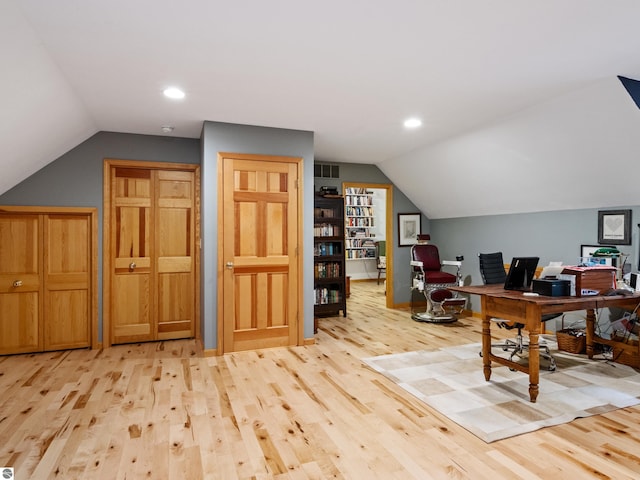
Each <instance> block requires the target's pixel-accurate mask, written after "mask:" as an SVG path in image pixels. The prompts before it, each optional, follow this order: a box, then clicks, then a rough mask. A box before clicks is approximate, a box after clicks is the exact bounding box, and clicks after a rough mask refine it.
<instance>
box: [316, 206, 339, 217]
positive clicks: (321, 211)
mask: <svg viewBox="0 0 640 480" xmlns="http://www.w3.org/2000/svg"><path fill="white" fill-rule="evenodd" d="M313 216H314V217H316V218H335V216H336V210H335V209H333V208H320V207H316V208H314V209H313Z"/></svg>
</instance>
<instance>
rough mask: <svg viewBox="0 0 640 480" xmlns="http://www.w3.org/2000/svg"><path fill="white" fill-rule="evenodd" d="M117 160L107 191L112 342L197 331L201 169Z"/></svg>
mask: <svg viewBox="0 0 640 480" xmlns="http://www.w3.org/2000/svg"><path fill="white" fill-rule="evenodd" d="M112 162H116V161H107V163H106V171H107V175H108V176H109V177H110V182H109V185H108V189H109V191H110V193H107V192H105V197H107V198H106V200H108V204H107V205H108V206H106V207H105V209H107V208H108V209H109V220H105V229H108V230H109V231H110V233H109V234H108V235H107V236H106V237H105V238H107V237H108V245H105V255H109V257H110V258H109V261H108V265H109V271H110V276H109V278H107V279H106V281H105V284H106V285H107V289H106V290H105V292H108V293H106V296H107V298H106V299H105V302H109V308H108V310H107V314H106V315H105V317H107V318H108V319H109V320H108V323H110V325H111V327H110V332H111V339H110V340H111V343H128V342H141V341H152V340H167V339H174V338H189V337H193V336H196V334H197V326H196V324H197V312H198V302H199V295H198V291H197V290H198V285H199V283H198V281H197V272H198V260H197V258H198V252H197V249H196V245H197V244H198V242H199V240H198V234H199V229H198V227H197V221H198V214H197V208H196V207H197V203H198V186H199V182H198V179H197V172H198V168H197V167H195V166H191V167H190V168H186V169H184V170H181V169H179V168H177V166H176V165H177V164H171V166H172V168H167V169H162V168H158V164H153V166H151V165H150V166H149V167H146V166H145V165H144V163H145V162H126V161H122V162H118V165H114V164H112ZM129 165H131V166H129ZM166 165H167V167H169V164H166ZM108 343H109V342H107V344H108Z"/></svg>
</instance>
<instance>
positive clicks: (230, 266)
mask: <svg viewBox="0 0 640 480" xmlns="http://www.w3.org/2000/svg"><path fill="white" fill-rule="evenodd" d="M227 268H228V269H229V270H231V269H232V268H233V262H227Z"/></svg>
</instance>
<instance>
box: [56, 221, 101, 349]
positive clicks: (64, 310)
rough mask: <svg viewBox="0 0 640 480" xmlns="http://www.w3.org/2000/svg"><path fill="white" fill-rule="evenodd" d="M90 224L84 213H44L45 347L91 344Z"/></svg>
mask: <svg viewBox="0 0 640 480" xmlns="http://www.w3.org/2000/svg"><path fill="white" fill-rule="evenodd" d="M90 231H91V224H90V218H89V217H88V216H86V215H55V214H50V215H45V217H44V232H45V249H44V265H45V282H44V284H45V290H44V291H45V295H44V298H45V310H44V312H45V313H44V316H45V322H44V349H45V350H60V349H65V348H82V347H88V346H89V345H90V344H91V320H90V319H91V311H90V302H89V296H90V291H91V242H90V239H91V234H90Z"/></svg>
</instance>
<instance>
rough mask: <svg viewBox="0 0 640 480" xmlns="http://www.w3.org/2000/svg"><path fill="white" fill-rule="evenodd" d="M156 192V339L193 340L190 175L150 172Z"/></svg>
mask: <svg viewBox="0 0 640 480" xmlns="http://www.w3.org/2000/svg"><path fill="white" fill-rule="evenodd" d="M154 174H155V175H156V179H155V185H156V188H155V192H156V195H155V196H156V202H155V203H156V206H157V208H156V212H155V213H156V214H155V229H154V232H155V235H154V239H155V244H156V247H155V251H156V254H157V272H158V274H157V285H158V288H157V292H155V293H157V298H158V299H157V305H158V308H157V311H158V315H157V317H158V325H157V338H158V339H161V340H165V339H169V338H186V337H193V335H194V327H195V316H194V313H195V305H194V303H195V302H194V299H195V292H194V276H195V270H194V261H193V257H194V247H195V246H194V243H193V239H194V238H195V230H194V229H195V225H194V215H193V214H194V199H195V198H194V197H195V192H194V185H195V182H194V174H193V172H181V171H157V172H154Z"/></svg>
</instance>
